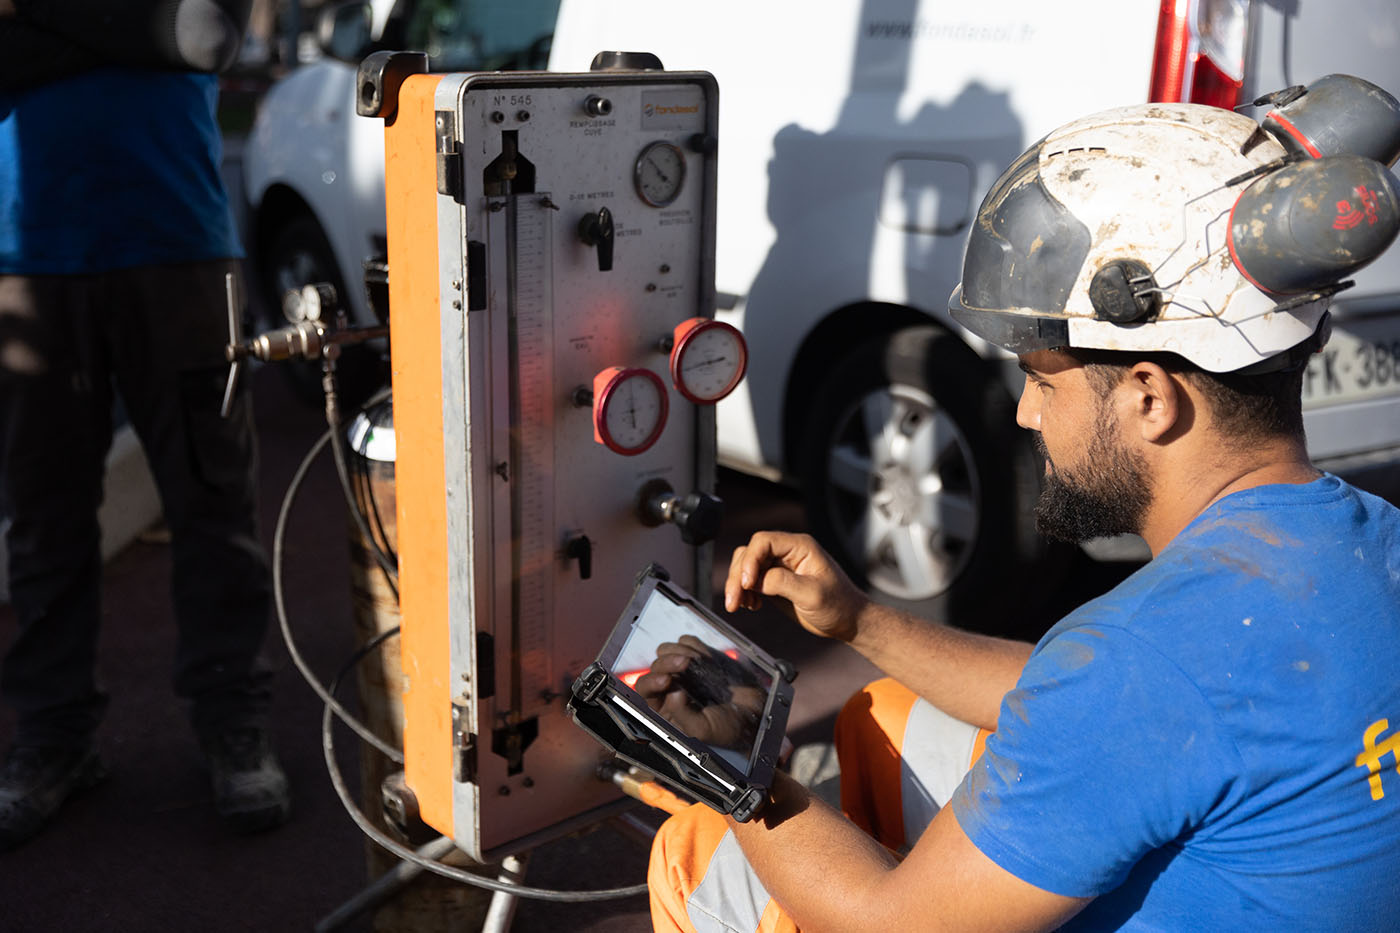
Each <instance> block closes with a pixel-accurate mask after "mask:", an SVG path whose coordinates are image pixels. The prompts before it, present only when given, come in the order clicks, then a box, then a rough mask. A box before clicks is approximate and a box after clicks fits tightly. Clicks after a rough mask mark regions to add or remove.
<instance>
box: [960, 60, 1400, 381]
mask: <svg viewBox="0 0 1400 933" xmlns="http://www.w3.org/2000/svg"><path fill="white" fill-rule="evenodd" d="M1324 80H1325V81H1327V82H1329V83H1328V85H1327V86H1328V87H1329V88H1330V89H1331V90H1332V91H1334V92H1335V91H1336V87H1337V85H1338V84H1339V83H1341V84H1343V85H1345V84H1346V82H1353V83H1354V86H1355V87H1356V88H1357V90H1358V94H1360V93H1361V92H1363V91H1364V95H1365V97H1366V100H1367V101H1368V102H1370V103H1369V104H1368V106H1372V109H1375V108H1374V102H1375V100H1376V99H1377V97H1376V94H1377V93H1378V94H1379V95H1381V97H1382V98H1383V102H1384V101H1388V103H1384V104H1383V106H1382V107H1381V108H1380V109H1381V110H1382V111H1384V112H1388V113H1389V114H1390V115H1391V117H1392V118H1393V119H1394V121H1395V125H1396V126H1397V127H1400V105H1397V104H1396V102H1395V99H1394V98H1393V97H1390V95H1388V94H1386V93H1385V92H1384V91H1381V90H1380V89H1379V88H1376V87H1375V86H1374V85H1370V84H1367V83H1366V82H1361V81H1359V80H1358V79H1354V78H1346V77H1345V76H1329V78H1328V79H1324ZM1320 83H1321V82H1320ZM1290 92H1291V93H1292V96H1291V97H1290V98H1289V101H1290V102H1293V107H1294V109H1295V110H1298V109H1299V108H1300V106H1301V105H1300V104H1298V103H1297V101H1299V100H1300V99H1303V98H1304V96H1305V95H1306V93H1307V91H1306V89H1303V88H1294V89H1290ZM1373 92H1374V93H1373ZM1318 99H1319V100H1321V99H1322V98H1321V97H1319V98H1318ZM1262 100H1263V101H1265V102H1270V100H1271V99H1270V98H1264V99H1262ZM1283 109H1284V108H1283V107H1280V108H1279V109H1278V110H1275V111H1273V112H1272V113H1271V114H1270V117H1277V116H1278V115H1279V114H1280V111H1282V110H1283ZM1319 109H1320V108H1318V107H1316V106H1314V107H1313V109H1312V110H1311V111H1307V110H1304V111H1303V112H1304V113H1305V114H1306V115H1307V116H1308V118H1309V120H1310V121H1312V122H1316V121H1317V120H1318V118H1319V117H1318V110H1319ZM1274 122H1275V123H1277V122H1278V121H1277V120H1275V121H1274ZM1284 122H1287V121H1286V120H1285V121H1284ZM1364 122H1365V123H1367V125H1370V124H1371V123H1372V122H1373V121H1371V120H1367V121H1364ZM1371 148H1372V149H1373V148H1374V144H1372V147H1371ZM1381 155H1382V158H1383V157H1384V154H1381ZM1375 156H1376V153H1374V152H1372V151H1366V153H1365V155H1357V154H1353V153H1348V152H1345V151H1333V152H1329V153H1326V154H1321V155H1319V156H1318V157H1313V156H1312V155H1311V154H1307V153H1300V152H1297V151H1290V148H1286V147H1285V146H1284V145H1282V144H1281V143H1280V142H1279V140H1278V139H1277V138H1275V135H1273V131H1272V127H1270V121H1268V120H1266V122H1265V125H1264V126H1262V127H1261V125H1260V124H1259V123H1258V122H1256V121H1255V120H1253V119H1251V118H1249V117H1247V116H1243V115H1241V114H1238V113H1235V112H1233V111H1229V110H1221V109H1219V108H1215V107H1207V106H1202V105H1196V104H1143V105H1137V106H1132V107H1123V108H1120V109H1116V110H1109V111H1106V112H1103V113H1099V114H1095V115H1093V116H1089V117H1085V118H1083V119H1080V120H1075V121H1073V122H1071V123H1068V124H1066V125H1064V126H1062V127H1060V128H1059V129H1057V130H1055V131H1054V132H1052V133H1050V134H1049V135H1048V136H1046V137H1045V138H1044V139H1042V140H1041V141H1040V142H1038V143H1036V144H1035V145H1034V146H1032V147H1031V148H1030V149H1028V150H1027V151H1026V152H1025V153H1023V154H1022V155H1021V157H1020V158H1018V159H1017V160H1016V162H1015V163H1013V164H1012V166H1011V167H1010V168H1009V169H1007V171H1006V172H1005V173H1003V174H1002V176H1001V178H1000V179H998V181H997V183H996V184H995V185H993V187H992V189H991V190H990V191H989V192H988V193H987V196H986V198H985V199H984V200H983V202H982V206H981V209H980V210H979V211H978V214H977V219H976V221H975V223H974V224H973V228H972V231H971V233H970V234H969V238H968V244H967V252H966V255H965V258H964V262H963V280H962V282H961V284H959V286H958V288H957V289H956V290H955V291H954V292H953V296H952V298H951V300H950V311H951V313H952V315H953V317H954V318H955V319H956V320H957V321H958V322H959V323H961V324H962V325H963V326H965V327H967V328H968V329H969V330H971V331H972V332H973V333H975V334H977V335H978V336H980V337H982V338H984V339H985V340H988V341H989V342H991V343H994V344H997V345H998V346H1001V347H1003V348H1005V349H1007V350H1010V351H1011V352H1013V353H1024V352H1029V351H1031V350H1036V349H1049V348H1057V347H1058V348H1085V349H1098V350H1122V351H1136V352H1144V351H1148V352H1150V351H1167V352H1172V353H1175V354H1177V355H1179V356H1182V357H1184V358H1186V359H1187V360H1189V361H1190V362H1192V363H1194V364H1195V365H1197V366H1199V367H1201V368H1202V369H1206V370H1209V371H1212V372H1232V371H1236V370H1241V369H1245V368H1249V367H1254V368H1256V369H1267V368H1270V366H1273V365H1280V364H1279V361H1280V360H1284V359H1286V358H1287V354H1288V351H1290V350H1292V349H1293V348H1295V347H1299V346H1303V345H1306V346H1312V344H1311V342H1310V341H1311V339H1312V338H1313V336H1314V334H1315V333H1317V332H1318V331H1319V329H1320V324H1321V323H1322V321H1323V319H1324V316H1325V314H1326V308H1327V304H1328V302H1329V300H1330V297H1331V295H1332V294H1334V293H1335V292H1336V291H1338V290H1339V289H1340V288H1341V287H1345V285H1346V284H1349V283H1343V282H1342V279H1343V278H1344V277H1345V276H1346V275H1349V274H1351V273H1352V272H1354V271H1356V270H1357V269H1359V268H1360V267H1361V266H1363V265H1365V264H1366V263H1368V262H1370V261H1371V260H1373V259H1375V258H1376V257H1377V256H1379V255H1380V254H1381V253H1382V252H1384V250H1385V248H1386V247H1387V246H1389V245H1390V243H1391V242H1392V241H1393V240H1394V239H1395V236H1396V233H1397V232H1400V204H1398V203H1397V202H1398V201H1400V199H1398V198H1397V194H1396V185H1395V181H1394V179H1393V178H1392V177H1391V175H1390V173H1389V171H1388V170H1387V169H1386V167H1385V165H1384V164H1382V162H1380V161H1376V158H1375ZM1389 161H1393V156H1392V157H1391V159H1390V160H1389Z"/></svg>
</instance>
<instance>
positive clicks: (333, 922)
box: [316, 836, 456, 933]
mask: <svg viewBox="0 0 1400 933" xmlns="http://www.w3.org/2000/svg"><path fill="white" fill-rule="evenodd" d="M454 848H456V844H455V843H454V842H453V841H452V840H451V839H449V838H447V837H446V836H439V837H438V838H436V839H434V840H433V841H432V842H429V843H427V844H426V845H424V846H421V847H420V848H419V849H418V854H419V855H421V856H423V858H426V859H434V860H436V859H440V858H442V857H443V856H444V855H446V854H447V853H449V852H451V851H452V850H453V849H454ZM424 871H426V869H424V868H423V866H421V865H419V864H417V863H416V862H400V863H399V864H397V865H395V866H394V867H393V868H391V869H389V870H388V871H386V872H385V873H384V874H382V875H380V876H379V877H378V878H376V879H375V880H374V881H372V882H370V884H369V885H368V886H367V887H366V888H364V889H363V890H362V891H360V893H359V894H356V895H355V896H354V897H352V898H350V900H348V901H346V902H345V903H344V904H341V905H340V906H339V907H337V908H336V909H335V910H333V911H331V912H330V913H329V914H327V915H326V916H325V917H324V918H323V919H322V920H321V922H320V923H318V924H316V931H317V933H324V931H329V930H338V929H340V928H341V927H342V926H344V925H345V924H347V923H349V922H350V921H351V920H353V919H355V918H356V917H358V916H359V915H360V914H362V913H364V912H365V911H368V910H373V909H374V908H375V907H378V906H379V905H380V904H382V903H384V902H385V901H387V900H389V899H390V898H391V897H393V896H394V895H395V894H398V893H399V892H400V891H402V890H403V889H404V886H405V885H407V884H408V883H409V882H410V881H412V880H413V879H414V878H417V877H418V876H419V875H421V874H422V873H423V872H424Z"/></svg>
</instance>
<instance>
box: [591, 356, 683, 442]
mask: <svg viewBox="0 0 1400 933" xmlns="http://www.w3.org/2000/svg"><path fill="white" fill-rule="evenodd" d="M669 406H670V402H669V400H668V399H667V397H666V383H664V382H662V381H661V377H660V376H658V375H657V374H656V373H654V372H652V371H651V370H649V369H627V368H624V367H622V366H613V367H610V368H608V369H605V370H603V371H602V372H600V373H598V375H596V376H594V377H593V439H594V440H595V441H597V442H598V443H600V444H605V445H607V447H608V449H609V450H612V451H615V452H617V453H620V454H622V455H623V456H627V457H630V456H633V455H635V454H639V453H641V452H642V451H644V450H646V449H647V448H648V447H650V446H651V445H652V444H655V443H656V439H657V438H658V437H660V436H661V430H662V429H663V428H664V427H666V415H667V410H668V408H669Z"/></svg>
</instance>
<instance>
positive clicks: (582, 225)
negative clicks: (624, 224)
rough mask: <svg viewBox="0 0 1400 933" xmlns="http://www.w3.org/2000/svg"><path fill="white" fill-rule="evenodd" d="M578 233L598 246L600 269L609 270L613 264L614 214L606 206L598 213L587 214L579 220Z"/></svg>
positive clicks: (592, 244) (599, 209)
mask: <svg viewBox="0 0 1400 933" xmlns="http://www.w3.org/2000/svg"><path fill="white" fill-rule="evenodd" d="M578 235H579V237H580V238H581V239H582V240H583V242H585V243H587V244H588V245H589V246H596V247H597V248H598V271H599V272H608V271H609V270H611V269H612V265H613V216H612V211H610V210H608V209H607V208H606V207H600V208H598V213H596V214H585V215H584V216H583V219H582V220H580V221H579V222H578Z"/></svg>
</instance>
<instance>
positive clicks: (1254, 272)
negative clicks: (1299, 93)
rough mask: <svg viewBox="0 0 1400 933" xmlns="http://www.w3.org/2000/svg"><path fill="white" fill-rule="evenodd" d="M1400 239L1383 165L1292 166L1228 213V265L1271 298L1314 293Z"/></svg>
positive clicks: (1395, 200) (1396, 207)
mask: <svg viewBox="0 0 1400 933" xmlns="http://www.w3.org/2000/svg"><path fill="white" fill-rule="evenodd" d="M1397 233H1400V197H1397V194H1396V189H1395V180H1394V178H1392V177H1391V174H1390V172H1389V171H1388V170H1387V169H1386V168H1385V166H1384V165H1382V164H1381V163H1379V162H1377V161H1375V160H1373V159H1368V158H1364V157H1362V156H1356V155H1328V156H1323V157H1322V158H1319V159H1312V160H1309V161H1306V162H1295V163H1293V164H1291V165H1288V166H1285V167H1284V168H1281V169H1279V170H1278V171H1275V172H1271V173H1270V174H1268V175H1266V176H1265V177H1263V178H1261V179H1259V180H1258V181H1256V182H1255V183H1254V184H1252V185H1250V186H1249V187H1248V188H1246V189H1245V190H1244V192H1243V193H1241V194H1240V196H1239V199H1238V200H1236V201H1235V206H1234V208H1233V209H1232V210H1231V211H1230V235H1229V246H1230V258H1231V259H1233V260H1234V262H1235V267H1236V268H1238V269H1239V270H1240V272H1241V274H1243V275H1244V277H1245V278H1247V279H1248V280H1249V281H1250V282H1252V283H1253V284H1254V285H1256V286H1258V287H1259V288H1261V289H1263V290H1264V291H1267V292H1273V293H1275V294H1283V295H1290V294H1298V293H1302V292H1310V291H1316V290H1318V289H1323V288H1326V287H1328V286H1331V285H1335V284H1336V283H1337V282H1338V281H1340V280H1341V279H1343V278H1346V277H1347V276H1349V275H1351V274H1353V273H1355V272H1356V271H1357V270H1358V269H1360V268H1362V267H1363V266H1365V265H1366V264H1367V263H1369V262H1371V261H1372V260H1374V259H1375V258H1376V257H1378V256H1380V255H1381V253H1383V252H1385V250H1386V248H1387V247H1388V246H1390V244H1391V243H1392V242H1394V240H1395V237H1396V234H1397Z"/></svg>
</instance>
